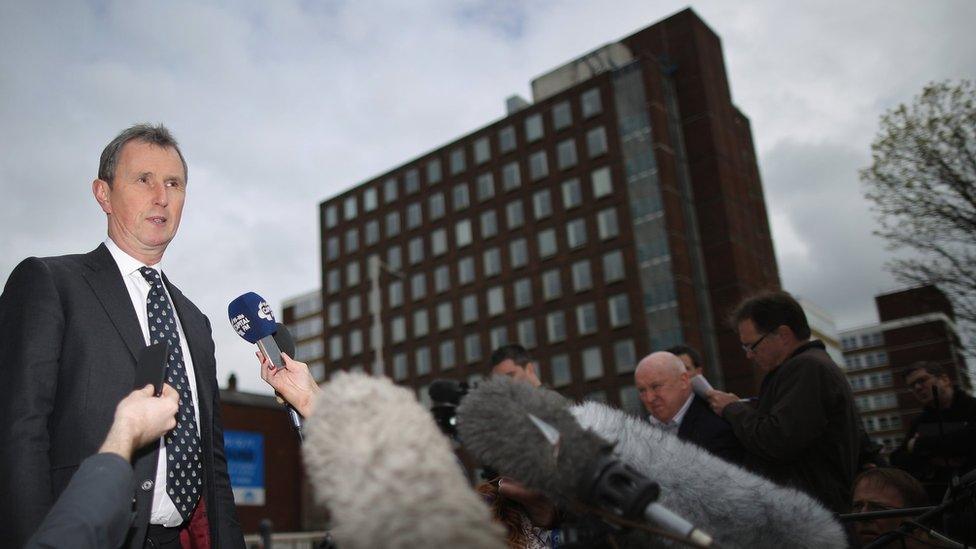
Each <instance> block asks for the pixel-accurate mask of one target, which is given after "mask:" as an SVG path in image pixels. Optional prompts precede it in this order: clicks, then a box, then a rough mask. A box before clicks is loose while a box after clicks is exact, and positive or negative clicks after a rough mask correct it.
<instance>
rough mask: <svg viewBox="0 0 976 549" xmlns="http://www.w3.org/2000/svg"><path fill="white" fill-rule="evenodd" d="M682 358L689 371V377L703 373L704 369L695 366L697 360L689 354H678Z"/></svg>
mask: <svg viewBox="0 0 976 549" xmlns="http://www.w3.org/2000/svg"><path fill="white" fill-rule="evenodd" d="M678 358H680V359H681V362H682V364H684V365H685V370H686V371H687V372H688V377H695V376H698V375H701V373H702V369H701V368H699V367H697V366H695V362H694V361H693V360H692V359H691V356H689V355H678Z"/></svg>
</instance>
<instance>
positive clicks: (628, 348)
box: [613, 339, 637, 374]
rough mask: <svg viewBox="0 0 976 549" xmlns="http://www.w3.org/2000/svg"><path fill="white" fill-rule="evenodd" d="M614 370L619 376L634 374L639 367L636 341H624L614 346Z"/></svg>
mask: <svg viewBox="0 0 976 549" xmlns="http://www.w3.org/2000/svg"><path fill="white" fill-rule="evenodd" d="M613 361H614V369H615V370H616V371H617V373H618V374H625V373H627V372H633V371H634V368H635V367H636V365H637V351H636V350H635V349H634V340H632V339H622V340H620V341H618V342H616V343H614V344H613Z"/></svg>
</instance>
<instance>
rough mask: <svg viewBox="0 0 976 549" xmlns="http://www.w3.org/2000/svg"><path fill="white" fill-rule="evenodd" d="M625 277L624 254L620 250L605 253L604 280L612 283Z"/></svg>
mask: <svg viewBox="0 0 976 549" xmlns="http://www.w3.org/2000/svg"><path fill="white" fill-rule="evenodd" d="M623 279H624V254H623V252H621V251H620V250H614V251H612V252H607V253H606V254H604V255H603V282H605V283H610V282H616V281H618V280H623Z"/></svg>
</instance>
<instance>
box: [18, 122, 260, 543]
mask: <svg viewBox="0 0 976 549" xmlns="http://www.w3.org/2000/svg"><path fill="white" fill-rule="evenodd" d="M186 183H187V171H186V163H185V161H184V160H183V155H182V153H181V152H180V150H179V148H178V147H177V144H176V141H175V140H174V139H173V137H172V136H171V135H170V133H169V131H168V130H166V128H164V127H162V126H155V127H154V126H149V125H137V126H133V127H132V128H129V129H127V130H125V131H123V132H122V133H121V134H119V136H118V137H116V138H115V139H114V140H113V141H112V142H111V143H109V145H108V146H106V147H105V150H104V151H103V152H102V156H101V161H100V163H99V169H98V179H96V180H95V181H94V182H93V183H92V192H93V194H94V195H95V199H96V201H97V202H98V204H99V206H100V207H101V208H102V211H103V212H104V213H105V214H106V218H107V221H108V238H107V239H106V240H105V242H104V243H103V244H102V245H100V246H99V247H98V248H97V249H95V250H94V251H92V252H89V253H87V254H80V255H67V256H60V257H49V258H35V257H32V258H28V259H26V260H24V261H23V262H21V263H20V265H18V266H17V268H16V269H14V271H13V273H11V275H10V277H9V279H8V280H7V283H6V286H5V288H4V291H3V294H2V295H0V356H3V357H4V359H3V362H2V364H0V372H2V377H3V379H4V381H5V383H6V386H7V395H8V396H7V397H5V398H3V399H0V462H2V463H3V466H2V468H0V494H3V495H4V497H3V498H2V500H0V517H2V518H0V540H3V543H4V544H10V545H12V546H20V545H22V544H23V543H24V542H25V541H26V540H27V538H28V537H29V536H30V535H31V533H32V532H33V531H34V530H35V529H36V528H37V527H38V525H39V524H40V523H41V520H42V519H43V518H44V516H45V514H47V512H48V510H49V509H50V507H51V505H52V503H53V502H54V500H55V499H57V497H58V495H59V494H60V493H61V491H62V490H64V488H65V487H66V486H67V484H68V481H69V480H70V479H71V476H72V474H73V473H74V472H75V470H76V469H77V468H78V466H79V464H80V463H81V462H82V461H83V460H84V459H85V458H86V457H88V456H89V455H91V454H93V453H95V452H96V451H97V450H98V448H99V445H100V444H101V442H102V440H103V439H104V438H105V436H106V434H107V432H108V430H109V427H110V425H111V424H112V418H113V414H114V411H115V407H116V405H117V404H118V403H119V401H120V400H122V398H124V397H125V396H126V395H128V394H129V393H130V392H131V391H132V389H133V385H134V383H135V364H136V357H137V356H138V353H139V351H140V350H141V349H142V348H143V347H145V346H146V345H147V344H150V343H154V342H165V343H167V344H168V345H169V355H168V357H167V368H166V381H167V383H169V384H170V385H172V386H173V387H174V388H175V389H176V391H177V393H178V394H179V396H180V404H179V412H178V413H177V425H176V428H175V429H173V430H172V431H170V432H169V433H167V435H166V436H164V437H163V439H162V440H161V441H160V443H157V444H152V445H149V446H148V447H146V448H144V449H143V450H142V451H141V452H138V453H136V455H135V456H134V459H133V471H134V474H135V478H136V486H137V488H136V492H135V494H134V496H135V497H134V511H135V517H134V520H133V523H132V527H131V529H130V531H129V534H128V536H127V539H126V546H128V547H131V548H134V549H137V548H141V547H143V546H144V545H147V544H151V545H152V546H154V547H178V546H179V544H180V539H181V538H182V539H183V540H184V541H186V542H188V543H193V544H194V545H202V544H204V543H206V542H207V541H209V544H210V545H211V546H213V547H243V537H242V535H241V531H240V525H239V524H238V522H237V518H236V512H235V508H234V502H233V496H232V493H231V490H230V481H229V478H228V476H227V462H226V459H225V457H224V447H223V433H222V430H221V424H220V416H219V407H218V397H219V392H218V389H217V380H216V364H215V361H214V345H213V339H212V338H211V335H210V323H209V321H208V320H207V318H206V316H204V315H203V313H201V312H200V310H199V309H197V308H196V306H194V305H193V303H191V302H190V301H189V300H188V299H187V298H186V297H184V296H183V294H182V293H181V292H180V291H179V290H178V289H177V288H176V287H175V286H173V285H172V284H171V283H170V282H169V280H168V279H167V277H166V275H165V273H164V272H163V268H162V265H161V261H162V259H163V253H164V251H165V250H166V247H167V246H168V245H169V243H170V241H171V240H172V239H173V237H174V236H175V235H176V231H177V228H178V227H179V223H180V217H181V215H182V211H183V203H184V199H185V196H186Z"/></svg>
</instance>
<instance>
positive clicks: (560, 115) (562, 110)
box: [552, 101, 573, 131]
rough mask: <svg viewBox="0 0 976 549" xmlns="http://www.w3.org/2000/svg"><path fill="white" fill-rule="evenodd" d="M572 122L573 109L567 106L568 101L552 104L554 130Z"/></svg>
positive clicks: (567, 125) (565, 126)
mask: <svg viewBox="0 0 976 549" xmlns="http://www.w3.org/2000/svg"><path fill="white" fill-rule="evenodd" d="M572 123H573V111H572V110H571V109H570V108H569V101H563V102H561V103H556V104H555V105H553V106H552V127H553V129H554V130H557V131H558V130H561V129H563V128H567V127H569V126H570V124H572Z"/></svg>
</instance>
